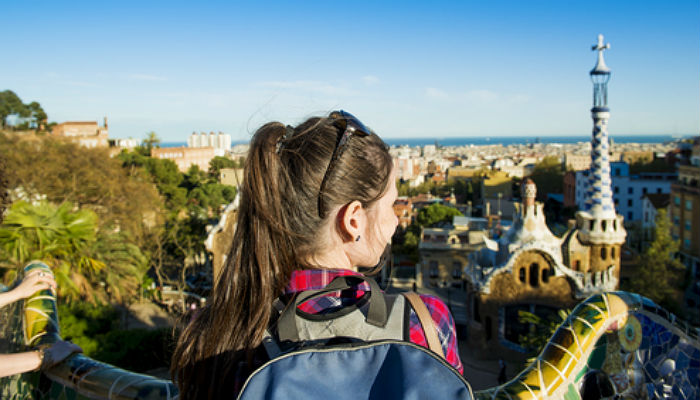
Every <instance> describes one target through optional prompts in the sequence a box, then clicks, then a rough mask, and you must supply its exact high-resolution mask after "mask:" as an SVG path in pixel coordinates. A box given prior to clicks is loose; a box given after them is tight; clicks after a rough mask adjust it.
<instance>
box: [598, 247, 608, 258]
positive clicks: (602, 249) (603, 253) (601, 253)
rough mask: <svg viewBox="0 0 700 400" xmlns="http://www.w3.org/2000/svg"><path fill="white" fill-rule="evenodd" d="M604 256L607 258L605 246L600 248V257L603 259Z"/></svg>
mask: <svg viewBox="0 0 700 400" xmlns="http://www.w3.org/2000/svg"><path fill="white" fill-rule="evenodd" d="M606 258H608V249H606V248H605V247H601V248H600V259H601V260H605V259H606Z"/></svg>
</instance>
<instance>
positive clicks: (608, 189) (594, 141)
mask: <svg viewBox="0 0 700 400" xmlns="http://www.w3.org/2000/svg"><path fill="white" fill-rule="evenodd" d="M609 48H610V44H604V40H603V35H598V44H597V45H594V46H592V50H594V51H598V60H597V62H596V65H595V67H593V69H592V70H591V72H590V76H591V81H592V82H593V108H592V109H591V117H592V118H593V135H592V138H591V167H590V170H589V172H588V190H587V192H586V202H585V208H584V210H583V211H581V212H579V213H578V215H577V221H578V225H579V229H580V232H581V235H582V239H584V240H585V241H589V242H591V243H622V242H624V240H625V236H626V235H627V232H625V229H624V227H623V226H622V216H619V215H617V213H616V212H615V203H614V201H613V197H612V180H611V178H610V143H609V139H608V119H609V118H610V109H609V108H608V81H609V80H610V73H611V71H610V68H608V66H607V65H606V64H605V59H604V58H603V51H604V50H607V49H609Z"/></svg>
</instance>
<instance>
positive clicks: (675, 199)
mask: <svg viewBox="0 0 700 400" xmlns="http://www.w3.org/2000/svg"><path fill="white" fill-rule="evenodd" d="M673 204H675V205H677V206H680V205H681V198H680V197H678V196H674V197H673Z"/></svg>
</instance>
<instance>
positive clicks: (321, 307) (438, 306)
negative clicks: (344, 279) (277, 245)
mask: <svg viewBox="0 0 700 400" xmlns="http://www.w3.org/2000/svg"><path fill="white" fill-rule="evenodd" d="M344 275H360V274H359V273H358V272H354V271H350V270H321V269H307V270H297V271H294V272H292V277H291V279H290V281H289V285H288V286H287V288H286V289H285V292H286V293H287V294H292V293H297V292H303V291H305V290H318V289H323V288H324V287H326V285H328V284H329V283H331V281H332V280H333V279H334V278H335V277H338V276H344ZM368 290H369V285H368V284H366V283H364V282H363V283H361V284H359V285H358V286H356V287H355V288H353V289H348V290H344V291H342V292H340V293H338V292H337V293H335V294H334V295H329V296H323V297H320V298H318V299H314V300H309V301H307V302H306V303H304V304H302V305H301V306H300V307H299V309H301V310H302V311H304V312H307V313H310V314H316V313H327V312H332V311H335V310H337V309H338V308H340V307H344V306H346V305H349V304H352V303H354V302H356V301H357V299H358V298H360V297H362V295H364V294H365V292H366V291H368ZM420 298H421V300H423V303H425V306H426V307H427V308H428V311H429V312H430V315H431V316H432V317H433V321H435V326H436V327H437V333H438V338H440V343H441V344H442V350H443V352H444V353H445V358H446V359H447V362H449V363H450V364H451V365H452V366H453V367H455V368H456V369H457V370H458V371H459V372H460V373H463V370H464V368H463V366H462V361H461V360H460V359H459V351H458V348H457V334H456V332H455V323H454V320H453V319H452V315H451V314H450V311H449V309H448V308H447V306H446V305H445V303H444V302H443V301H442V300H440V299H439V298H437V297H435V296H428V295H420ZM409 335H410V340H411V342H412V343H415V344H418V345H421V346H423V347H428V342H427V340H426V339H425V334H424V333H423V328H422V326H421V324H420V322H419V320H418V316H417V315H416V313H415V312H414V311H413V310H411V317H410V321H409Z"/></svg>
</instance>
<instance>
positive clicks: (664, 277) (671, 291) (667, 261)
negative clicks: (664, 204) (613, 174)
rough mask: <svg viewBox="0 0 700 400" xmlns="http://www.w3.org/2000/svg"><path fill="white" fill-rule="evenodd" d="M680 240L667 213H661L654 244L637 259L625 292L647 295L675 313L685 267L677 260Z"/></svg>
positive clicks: (657, 221) (655, 229)
mask: <svg viewBox="0 0 700 400" xmlns="http://www.w3.org/2000/svg"><path fill="white" fill-rule="evenodd" d="M678 246H679V244H678V241H677V240H674V239H673V238H672V237H671V222H670V221H669V219H668V216H667V214H666V210H663V209H662V210H659V213H658V214H657V216H656V226H655V227H654V241H653V242H651V244H650V245H649V247H648V248H647V249H646V250H644V252H643V253H642V254H641V255H640V256H639V258H638V259H637V270H636V273H635V274H634V276H633V277H632V279H631V280H630V282H629V286H628V287H625V288H624V289H625V290H629V291H631V292H635V293H639V294H641V295H642V296H646V297H648V298H650V299H651V300H653V301H655V302H656V303H658V304H660V305H661V306H663V307H665V308H668V309H669V310H671V311H673V312H676V313H677V312H679V311H680V307H679V305H678V302H677V301H676V297H677V293H678V289H679V288H680V286H681V284H682V281H683V276H684V274H683V273H684V270H685V267H684V266H683V264H681V263H680V261H678V259H676V258H675V255H676V253H677V252H678Z"/></svg>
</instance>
